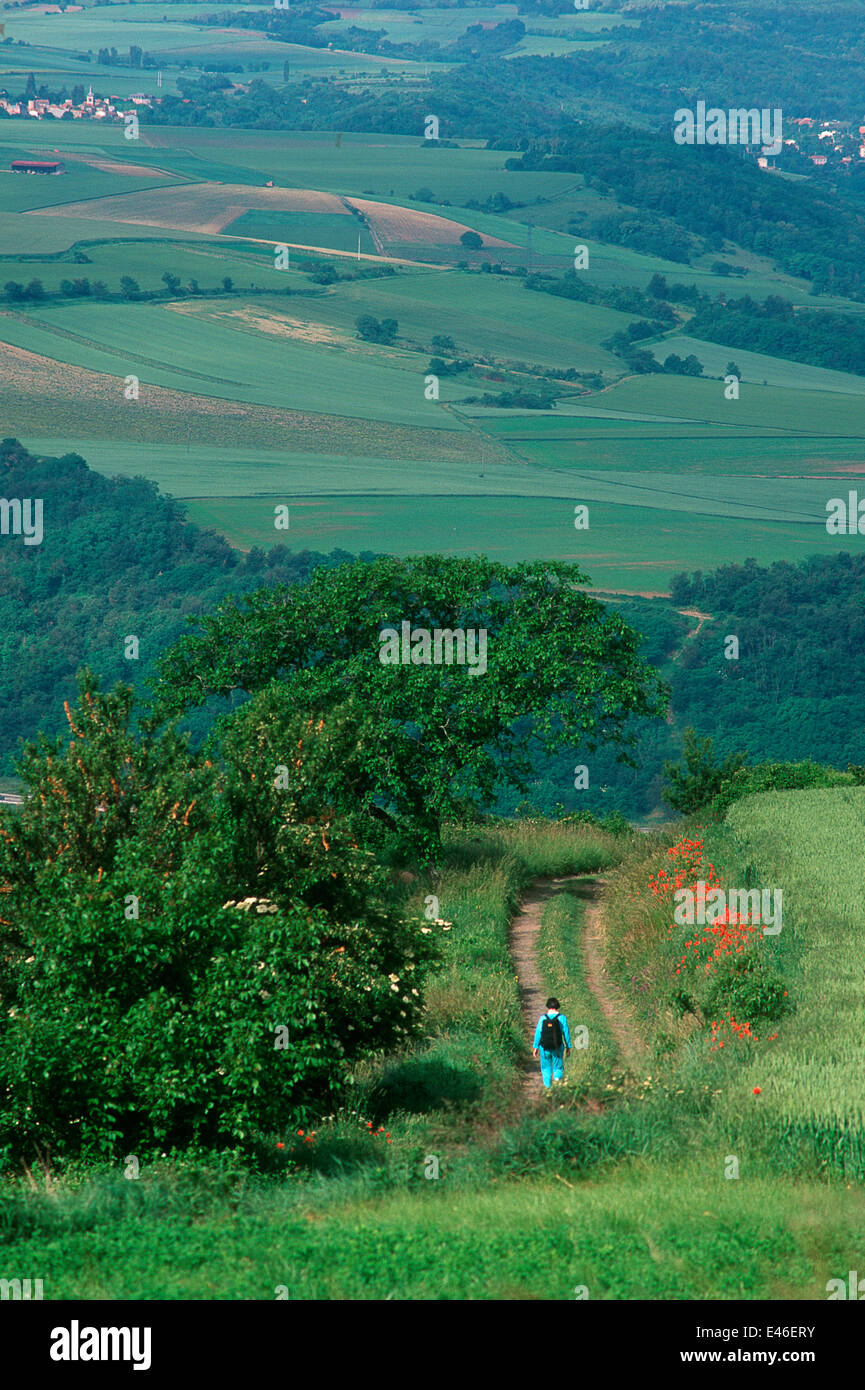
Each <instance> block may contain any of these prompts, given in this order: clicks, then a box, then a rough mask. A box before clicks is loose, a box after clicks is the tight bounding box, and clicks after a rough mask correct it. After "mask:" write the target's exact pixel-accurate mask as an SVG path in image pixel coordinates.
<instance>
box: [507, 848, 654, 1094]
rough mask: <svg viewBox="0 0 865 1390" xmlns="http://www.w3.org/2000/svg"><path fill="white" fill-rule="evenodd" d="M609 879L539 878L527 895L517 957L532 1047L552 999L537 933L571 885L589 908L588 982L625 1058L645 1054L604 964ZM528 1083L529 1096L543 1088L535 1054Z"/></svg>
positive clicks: (517, 931) (513, 945)
mask: <svg viewBox="0 0 865 1390" xmlns="http://www.w3.org/2000/svg"><path fill="white" fill-rule="evenodd" d="M603 882H604V880H603V879H601V878H596V877H594V876H592V875H589V874H567V875H565V876H564V877H562V878H536V879H535V880H534V881H533V882H532V885H531V887H530V888H529V891H528V894H527V895H526V897H525V899H524V900H523V904H522V906H521V908H520V911H519V912H518V913H517V915H516V916H515V917H514V919H513V921H512V922H511V930H510V950H511V958H512V960H513V962H514V965H515V967H516V971H517V976H518V979H519V988H520V1004H521V1006H522V1011H523V1021H524V1025H525V1029H526V1036H527V1038H528V1046H529V1047H531V1041H532V1038H533V1037H534V1032H535V1026H536V1024H537V1021H538V1019H539V1017H540V1016H541V1014H542V1013H543V1012H544V1008H545V1006H546V1002H547V992H546V989H545V988H544V987H543V984H542V982H541V977H540V973H539V970H538V961H537V936H538V932H539V931H540V926H541V917H542V916H543V911H544V908H545V906H546V904H547V903H548V902H549V900H550V898H552V897H555V895H556V894H557V893H560V892H561V891H562V890H563V889H565V888H567V889H568V890H569V891H570V892H571V893H574V894H575V895H576V896H577V897H578V898H580V899H582V901H583V904H584V908H585V915H584V928H583V938H582V945H583V959H584V963H585V971H586V983H587V984H588V986H589V988H590V989H591V991H592V993H593V994H594V996H595V998H596V999H597V1001H598V1004H599V1005H600V1008H601V1011H602V1013H603V1015H604V1018H605V1019H606V1020H607V1023H608V1025H609V1029H610V1032H611V1033H612V1035H613V1037H614V1039H615V1040H616V1043H617V1044H618V1047H619V1051H620V1052H621V1054H622V1058H623V1060H624V1061H625V1062H629V1063H630V1062H634V1061H636V1060H637V1059H638V1058H639V1057H640V1054H641V1051H642V1048H641V1045H640V1039H639V1037H638V1035H637V1032H636V1030H635V1028H634V1026H633V1024H632V1023H631V1022H630V1020H629V1018H628V1014H627V1008H626V1005H625V1002H624V999H623V998H622V996H621V993H620V991H619V990H618V989H617V988H616V986H615V985H614V983H613V981H612V980H611V979H610V977H609V975H608V974H607V972H606V970H605V968H604V963H603V914H602V912H601V906H600V903H599V902H598V895H599V893H600V888H601V884H602V883H603ZM522 1085H523V1094H524V1097H525V1099H526V1100H534V1099H536V1098H537V1097H538V1096H539V1095H540V1094H541V1083H540V1075H539V1068H538V1063H537V1062H536V1061H535V1059H534V1058H533V1057H529V1059H528V1061H527V1062H526V1064H525V1066H524V1068H523V1078H522Z"/></svg>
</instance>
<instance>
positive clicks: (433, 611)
mask: <svg viewBox="0 0 865 1390" xmlns="http://www.w3.org/2000/svg"><path fill="white" fill-rule="evenodd" d="M587 582H588V581H587V577H586V576H585V575H584V574H583V573H582V572H581V571H580V570H579V569H578V568H577V567H576V566H575V565H570V564H565V563H558V562H556V563H547V562H540V561H538V562H532V563H525V564H519V565H512V566H508V565H502V564H497V563H494V562H492V561H490V560H487V559H485V558H483V557H479V558H474V559H448V558H445V557H443V556H435V555H433V556H424V557H418V558H410V559H404V560H403V559H393V558H389V557H386V558H383V559H377V560H375V561H372V562H357V563H353V564H345V565H340V566H337V567H335V568H333V569H331V570H329V571H328V572H327V573H326V574H325V573H323V572H321V571H319V572H318V573H315V574H313V576H312V578H311V579H310V581H309V583H307V584H304V585H296V586H291V587H287V586H284V585H275V586H272V587H269V588H263V589H260V590H258V591H257V592H255V593H253V594H250V595H247V596H246V597H244V598H241V599H240V600H238V601H229V602H226V603H224V604H222V605H220V607H219V608H218V609H217V610H216V612H215V613H213V614H212V615H210V616H208V617H206V618H205V619H203V620H200V621H199V622H198V630H197V631H196V632H194V633H192V634H190V635H189V636H188V637H185V638H183V639H182V640H181V641H180V642H179V643H178V644H177V646H176V647H175V648H173V649H172V650H171V651H170V652H169V653H168V654H167V655H166V657H165V658H164V660H163V661H162V663H161V667H160V673H161V679H160V683H159V685H158V687H157V693H156V707H157V709H158V711H159V712H160V713H161V714H163V715H179V714H183V713H186V712H188V711H190V710H193V709H195V708H196V707H198V706H201V705H203V704H205V703H206V702H208V701H210V700H211V699H212V697H214V696H221V697H223V698H227V699H229V700H230V701H232V702H234V703H235V704H236V703H238V702H239V701H240V700H241V699H242V698H243V697H244V696H246V695H251V694H253V693H255V692H259V691H263V690H265V689H267V688H268V687H269V686H270V685H271V684H272V683H277V684H280V685H282V686H284V687H285V689H286V690H287V691H288V692H289V696H290V703H291V705H292V706H293V707H294V708H296V709H299V710H302V711H307V712H309V713H311V714H312V713H315V714H318V715H322V714H324V713H325V712H327V711H329V710H333V709H336V708H340V707H343V706H344V705H345V703H346V701H347V699H348V698H349V697H352V700H353V702H354V706H355V708H356V709H357V710H360V711H363V719H364V735H363V738H362V739H361V740H360V741H359V744H358V748H357V756H356V758H355V760H354V761H353V763H352V785H351V791H352V796H353V798H354V799H355V800H356V801H357V803H358V804H359V806H360V807H361V808H362V809H363V810H364V812H365V813H366V814H367V815H368V816H369V817H370V818H375V819H377V821H378V823H379V824H385V825H387V826H389V827H390V832H391V834H392V836H393V838H394V840H395V842H396V843H398V844H400V845H401V846H402V847H403V848H404V849H410V850H411V851H413V852H418V851H422V852H425V853H430V854H434V853H435V852H436V850H437V847H438V844H439V837H440V829H441V824H442V821H443V820H444V819H445V818H446V817H449V816H454V815H458V814H459V813H460V811H461V809H462V807H464V805H465V803H466V800H471V801H472V802H474V803H480V804H489V803H490V802H491V801H492V799H493V797H494V795H495V792H496V788H497V787H498V786H500V785H502V784H510V785H512V786H516V787H518V788H519V789H520V790H524V789H525V786H526V780H527V778H528V777H529V776H530V775H531V772H532V756H533V754H534V755H535V756H536V755H537V752H538V749H539V748H540V749H541V750H543V751H545V752H552V751H555V750H558V749H561V748H568V749H571V750H573V751H574V753H575V755H577V754H579V755H583V754H585V753H586V752H591V751H592V750H593V749H594V748H597V747H598V746H600V745H603V744H611V745H613V746H614V747H616V748H617V749H618V750H619V751H620V752H621V754H622V755H623V756H625V757H626V756H627V755H628V750H629V748H630V747H631V746H632V745H633V739H634V732H633V729H634V725H635V723H636V720H635V719H634V716H642V717H651V716H657V715H659V714H661V713H663V711H664V709H665V705H666V691H665V688H664V686H663V683H662V682H661V680H660V679H659V677H658V675H657V673H656V672H655V671H654V670H652V669H651V668H650V667H649V666H647V665H646V664H645V663H644V662H643V661H642V660H641V659H640V658H639V656H638V654H637V652H638V647H639V644H640V641H641V638H640V637H639V635H638V634H637V633H635V632H634V631H633V630H632V629H631V628H630V627H629V626H628V625H627V623H625V622H624V620H623V619H622V618H621V617H620V616H619V615H618V614H617V613H615V612H611V611H610V610H609V609H607V608H606V607H605V606H604V605H603V604H601V603H599V602H598V601H597V600H596V599H594V598H593V597H591V595H589V594H587V593H586V592H585V590H584V589H583V588H581V587H580V586H581V585H584V584H585V583H587ZM404 623H405V624H408V631H409V635H410V639H411V640H410V651H409V656H410V659H409V661H408V663H407V664H403V662H402V661H401V660H400V661H398V662H397V663H395V664H385V663H384V662H383V660H382V656H383V655H384V654H386V647H387V644H384V645H383V633H385V632H386V630H395V631H396V632H397V633H399V634H400V638H401V636H402V631H403V624H404ZM436 629H438V630H444V631H448V632H453V631H457V630H461V631H464V632H467V631H468V630H471V629H474V630H476V631H479V630H484V631H485V633H486V659H485V662H484V663H483V664H484V667H485V669H483V670H481V663H480V661H479V660H476V664H475V667H474V668H472V666H471V665H469V664H468V663H466V664H462V665H460V664H458V663H457V662H456V661H454V662H453V663H452V664H443V663H442V662H441V661H439V663H438V664H436V662H435V660H434V659H429V660H428V659H427V658H429V657H430V653H429V650H428V649H426V650H425V646H426V644H425V641H424V639H423V637H422V636H421V635H420V634H423V633H433V632H434V631H435V630H436ZM416 634H417V636H415V635H416ZM400 645H401V643H400ZM479 650H480V647H479V639H478V647H477V648H476V650H475V656H476V658H478V657H479ZM442 653H443V654H446V647H445V646H443V648H442ZM434 655H435V653H434V652H433V657H434ZM229 723H230V721H229ZM336 780H337V779H334V785H335V782H336Z"/></svg>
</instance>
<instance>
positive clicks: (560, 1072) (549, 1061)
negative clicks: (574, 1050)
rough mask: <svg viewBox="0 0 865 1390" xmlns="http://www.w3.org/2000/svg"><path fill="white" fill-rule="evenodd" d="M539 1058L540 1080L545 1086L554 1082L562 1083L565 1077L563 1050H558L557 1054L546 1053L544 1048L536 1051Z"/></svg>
mask: <svg viewBox="0 0 865 1390" xmlns="http://www.w3.org/2000/svg"><path fill="white" fill-rule="evenodd" d="M538 1051H539V1053H540V1058H541V1079H542V1081H543V1083H544V1085H545V1086H549V1085H551V1083H552V1080H553V1078H555V1080H556V1081H562V1080H563V1079H564V1075H565V1049H564V1048H563V1047H561V1048H559V1051H558V1052H547V1050H546V1048H544V1047H541V1048H539V1049H538Z"/></svg>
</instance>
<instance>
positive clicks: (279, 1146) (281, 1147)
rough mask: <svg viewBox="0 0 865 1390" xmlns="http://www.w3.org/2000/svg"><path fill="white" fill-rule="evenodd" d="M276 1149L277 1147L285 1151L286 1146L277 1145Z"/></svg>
mask: <svg viewBox="0 0 865 1390" xmlns="http://www.w3.org/2000/svg"><path fill="white" fill-rule="evenodd" d="M276 1147H277V1148H278V1149H284V1148H285V1145H284V1144H277V1146H276Z"/></svg>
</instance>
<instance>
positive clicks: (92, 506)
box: [0, 439, 349, 771]
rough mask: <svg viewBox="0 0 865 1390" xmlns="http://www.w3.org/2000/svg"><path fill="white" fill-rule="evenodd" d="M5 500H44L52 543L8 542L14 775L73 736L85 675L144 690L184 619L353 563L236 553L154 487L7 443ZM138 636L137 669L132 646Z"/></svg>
mask: <svg viewBox="0 0 865 1390" xmlns="http://www.w3.org/2000/svg"><path fill="white" fill-rule="evenodd" d="M0 481H2V486H0V492H2V495H3V496H4V497H19V498H28V497H29V498H42V499H43V503H44V522H43V525H44V532H45V539H44V541H43V544H41V545H25V543H24V538H23V536H14V535H8V536H3V537H2V542H0V757H2V764H0V765H2V766H4V767H5V768H6V770H7V771H8V770H9V768H10V765H11V763H10V759H11V755H12V753H13V751H14V750H15V748H16V746H17V744H18V740H19V739H21V738H25V737H32V735H33V733H34V731H35V730H36V729H42V730H44V731H45V732H47V733H51V734H53V733H57V732H59V731H60V729H61V728H62V727H63V726H64V724H65V721H64V718H63V709H62V705H63V701H64V700H65V699H69V698H71V697H72V696H73V695H74V692H75V680H74V677H75V672H76V671H77V669H78V668H79V667H81V666H83V665H84V664H85V663H87V664H89V665H90V666H92V667H93V668H94V670H97V671H98V672H99V674H100V676H102V678H103V679H104V680H105V681H106V682H108V683H111V682H112V681H115V680H120V679H122V680H124V681H127V682H129V683H130V684H131V685H134V686H136V687H137V688H143V686H144V685H145V682H146V681H147V680H148V678H149V677H150V676H151V675H152V674H153V670H154V661H155V659H156V658H157V657H158V656H159V655H161V653H162V652H163V651H164V650H165V649H166V647H168V646H170V645H171V643H172V642H174V641H176V640H177V639H178V638H179V637H180V636H181V635H182V633H183V632H184V631H185V628H186V619H187V617H188V616H192V615H195V614H198V613H201V612H204V611H206V610H208V609H209V608H211V607H212V606H213V605H214V604H216V603H218V602H219V600H220V599H221V598H223V597H224V596H225V595H226V594H229V593H245V592H247V591H249V590H250V589H254V588H257V587H258V586H259V585H261V584H262V583H267V582H269V581H272V582H276V581H284V582H287V583H292V582H295V581H297V580H302V579H305V578H307V577H308V576H309V574H310V573H311V572H312V571H313V569H314V568H315V567H316V566H318V565H322V564H336V563H338V562H340V561H341V560H345V559H347V558H349V557H348V556H347V555H346V554H345V552H340V551H335V552H334V553H333V554H332V555H330V556H324V555H318V554H313V553H310V552H303V553H300V554H292V553H291V552H290V551H289V550H288V549H287V548H286V547H285V546H283V545H277V546H275V547H274V548H273V549H272V550H270V551H269V552H268V553H267V555H265V554H264V553H263V552H262V551H260V550H252V551H250V552H249V553H248V554H247V555H239V554H238V553H237V552H236V551H233V550H232V549H231V548H230V546H229V545H228V543H227V542H226V541H224V540H223V539H222V537H221V536H218V535H216V534H215V533H213V532H209V531H203V530H200V529H199V528H198V527H196V526H193V525H191V524H189V523H188V522H186V521H185V520H184V518H183V512H182V508H181V507H180V506H179V505H178V504H177V503H175V502H173V501H171V500H170V499H167V498H165V497H162V496H160V495H159V492H158V489H157V487H156V485H155V484H154V483H151V482H148V481H147V479H145V478H106V477H103V476H102V474H101V473H96V472H94V471H93V470H92V469H90V468H88V466H87V464H86V463H85V461H84V459H82V458H81V457H80V456H79V455H77V454H66V455H64V457H63V458H44V457H36V456H34V455H33V454H30V453H28V451H27V450H26V449H25V448H23V446H22V445H20V444H19V443H18V442H17V440H14V439H4V440H3V441H2V443H0ZM129 636H137V637H138V639H139V647H140V654H139V657H138V659H137V660H129V659H127V658H126V657H125V655H124V651H125V639H126V638H127V637H129Z"/></svg>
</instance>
